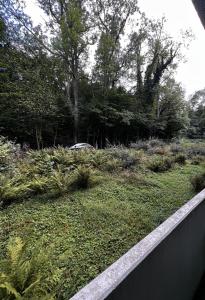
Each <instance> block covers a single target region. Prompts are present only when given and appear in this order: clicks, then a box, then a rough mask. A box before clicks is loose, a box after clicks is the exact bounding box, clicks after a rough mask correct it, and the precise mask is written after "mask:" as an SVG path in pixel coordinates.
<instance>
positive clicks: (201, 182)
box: [191, 173, 205, 192]
mask: <svg viewBox="0 0 205 300" xmlns="http://www.w3.org/2000/svg"><path fill="white" fill-rule="evenodd" d="M191 184H192V186H193V188H194V190H195V191H196V192H200V191H202V190H203V189H204V188H205V173H201V174H199V175H196V176H194V177H192V178H191Z"/></svg>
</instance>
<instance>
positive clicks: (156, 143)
mask: <svg viewBox="0 0 205 300" xmlns="http://www.w3.org/2000/svg"><path fill="white" fill-rule="evenodd" d="M148 145H149V147H152V148H153V147H164V146H165V142H163V141H162V140H159V139H150V140H149V141H148Z"/></svg>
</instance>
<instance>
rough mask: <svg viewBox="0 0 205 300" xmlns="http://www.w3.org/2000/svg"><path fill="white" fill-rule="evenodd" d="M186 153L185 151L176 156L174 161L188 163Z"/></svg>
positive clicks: (181, 163)
mask: <svg viewBox="0 0 205 300" xmlns="http://www.w3.org/2000/svg"><path fill="white" fill-rule="evenodd" d="M186 159H187V157H186V155H185V154H183V153H180V154H178V155H176V156H175V158H174V161H175V162H176V163H178V164H180V165H185V164H186Z"/></svg>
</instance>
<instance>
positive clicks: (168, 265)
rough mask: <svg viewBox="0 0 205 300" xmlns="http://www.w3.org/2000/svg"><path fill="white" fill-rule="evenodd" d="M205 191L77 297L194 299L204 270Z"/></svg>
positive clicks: (79, 299) (80, 299) (86, 299)
mask: <svg viewBox="0 0 205 300" xmlns="http://www.w3.org/2000/svg"><path fill="white" fill-rule="evenodd" d="M204 199H205V190H203V191H202V192H201V193H200V194H198V195H197V196H195V197H194V198H193V199H192V200H190V201H189V202H188V203H187V204H185V205H184V206H183V207H182V208H180V209H179V210H178V211H177V212H176V213H175V214H173V215H172V216H171V217H170V218H168V219H167V220H166V221H165V222H164V223H163V224H162V225H160V226H159V227H158V228H156V229H155V230H154V231H153V232H152V233H150V234H149V235H148V236H146V237H145V238H144V239H143V240H142V241H141V242H139V243H138V244H137V245H136V246H134V247H133V248H132V249H131V250H129V251H128V252H127V253H126V254H125V255H123V256H122V257H121V258H120V259H119V260H117V261H116V262H115V263H114V264H113V265H111V266H110V267H109V268H108V269H107V270H106V271H104V272H103V273H102V274H100V275H99V276H98V277H97V278H96V279H94V280H93V281H92V282H90V283H89V284H88V285H87V286H86V287H84V288H83V289H82V290H80V291H79V292H78V293H77V294H76V295H75V296H73V297H72V298H71V299H72V300H103V299H109V300H111V299H112V300H116V299H117V300H121V299H122V300H132V299H133V300H134V299H135V300H191V299H193V297H194V294H195V292H196V290H197V288H198V286H199V282H200V280H201V278H202V276H203V273H204V271H205V201H204Z"/></svg>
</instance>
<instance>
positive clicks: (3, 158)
mask: <svg viewBox="0 0 205 300" xmlns="http://www.w3.org/2000/svg"><path fill="white" fill-rule="evenodd" d="M19 151H20V149H19V145H15V144H14V143H12V142H10V141H8V140H7V139H6V138H4V137H2V136H0V172H2V171H6V170H8V169H11V168H12V167H13V165H14V161H15V159H16V154H17V152H19Z"/></svg>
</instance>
